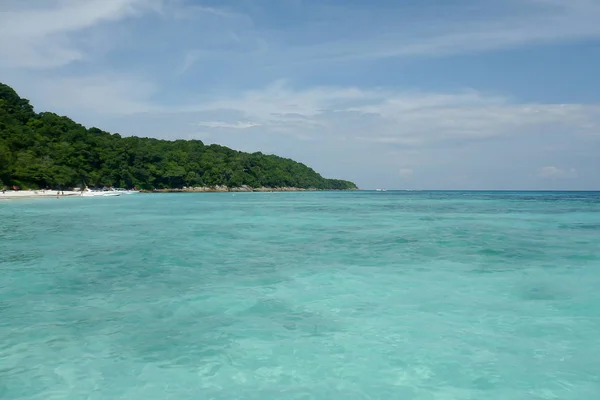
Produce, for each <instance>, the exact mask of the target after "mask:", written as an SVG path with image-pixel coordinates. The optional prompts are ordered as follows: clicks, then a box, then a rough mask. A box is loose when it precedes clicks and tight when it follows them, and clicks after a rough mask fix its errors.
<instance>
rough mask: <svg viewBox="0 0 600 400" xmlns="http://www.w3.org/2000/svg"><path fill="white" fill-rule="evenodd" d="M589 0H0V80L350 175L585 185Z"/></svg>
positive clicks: (598, 166)
mask: <svg viewBox="0 0 600 400" xmlns="http://www.w3.org/2000/svg"><path fill="white" fill-rule="evenodd" d="M598 21H600V0H501V1H499V0H495V1H489V0H404V1H399V0H398V1H392V0H370V1H366V0H345V1H343V0H320V1H316V0H315V1H309V0H277V1H276V0H223V1H214V0H213V1H204V0H86V1H80V0H2V2H1V3H0V81H3V82H5V83H8V84H10V85H11V86H13V87H14V88H15V89H16V90H17V91H18V92H19V93H20V94H21V95H22V96H24V97H26V98H29V99H30V100H31V101H32V103H33V104H34V105H35V106H36V108H37V110H38V111H42V110H50V111H55V112H57V113H60V114H64V115H68V116H70V117H71V118H72V119H74V120H76V121H78V122H81V123H83V124H85V125H88V126H98V127H100V128H102V129H105V130H108V131H111V132H119V133H121V134H122V135H141V136H151V137H158V138H167V139H176V138H184V139H191V138H196V139H201V140H203V141H205V142H206V143H219V144H223V145H227V146H230V147H233V148H235V149H239V150H244V151H263V152H266V153H275V154H278V155H282V156H287V157H291V158H294V159H296V160H298V161H302V162H304V163H306V164H309V165H310V166H312V167H314V168H315V169H316V170H317V171H319V172H321V173H322V174H323V175H325V176H328V177H337V178H344V179H350V180H354V181H355V182H357V183H358V184H359V186H360V187H361V188H378V187H386V188H388V189H392V188H398V189H404V188H409V189H600V174H598V172H599V171H600V157H599V156H598V155H599V154H600V72H599V71H600V23H598Z"/></svg>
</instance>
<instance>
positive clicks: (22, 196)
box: [0, 190, 81, 200]
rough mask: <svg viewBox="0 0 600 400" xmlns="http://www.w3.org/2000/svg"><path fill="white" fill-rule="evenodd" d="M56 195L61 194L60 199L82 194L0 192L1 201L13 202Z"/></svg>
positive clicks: (64, 192)
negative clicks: (13, 200)
mask: <svg viewBox="0 0 600 400" xmlns="http://www.w3.org/2000/svg"><path fill="white" fill-rule="evenodd" d="M56 193H59V196H58V197H59V198H60V197H66V196H79V195H80V194H81V193H80V192H75V191H68V190H65V191H57V190H7V191H6V192H4V193H2V192H1V191H0V200H4V199H6V200H11V199H28V198H35V197H54V198H56Z"/></svg>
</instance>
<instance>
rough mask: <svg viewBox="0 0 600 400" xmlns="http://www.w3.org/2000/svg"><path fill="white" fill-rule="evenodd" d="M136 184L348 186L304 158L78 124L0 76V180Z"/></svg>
mask: <svg viewBox="0 0 600 400" xmlns="http://www.w3.org/2000/svg"><path fill="white" fill-rule="evenodd" d="M82 184H85V185H88V186H114V187H127V188H130V187H133V186H137V187H138V188H143V189H148V190H151V189H154V188H157V189H163V188H181V187H183V186H216V185H225V186H229V187H238V186H242V185H248V186H251V187H255V188H256V187H298V188H317V189H353V188H355V185H354V184H353V183H352V182H348V181H342V180H336V179H325V178H323V177H322V176H321V175H319V174H318V173H316V172H315V171H314V170H312V169H311V168H309V167H307V166H306V165H303V164H300V163H297V162H295V161H292V160H290V159H286V158H281V157H277V156H274V155H265V154H262V153H253V154H249V153H243V152H239V151H235V150H232V149H230V148H227V147H223V146H218V145H214V144H213V145H210V146H206V145H204V144H203V143H202V142H201V141H199V140H175V141H167V140H158V139H151V138H139V137H121V136H120V135H118V134H112V135H111V134H109V133H107V132H104V131H102V130H100V129H97V128H89V129H87V128H85V127H84V126H82V125H80V124H77V123H75V122H73V121H72V120H70V119H69V118H67V117H61V116H59V115H56V114H54V113H51V112H42V113H36V112H35V111H34V109H33V107H32V106H31V105H30V104H29V101H28V100H26V99H22V98H20V97H19V96H18V94H17V93H16V92H15V91H14V90H13V89H12V88H11V87H9V86H7V85H4V84H1V83H0V186H3V185H18V186H20V187H21V188H46V187H47V188H66V187H73V186H79V185H82Z"/></svg>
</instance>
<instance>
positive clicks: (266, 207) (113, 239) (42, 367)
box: [0, 192, 600, 400]
mask: <svg viewBox="0 0 600 400" xmlns="http://www.w3.org/2000/svg"><path fill="white" fill-rule="evenodd" d="M0 222H1V227H2V229H1V230H0V399H3V400H4V399H7V400H24V399H27V400H29V399H32V400H33V399H36V400H58V399H61V400H62V399H89V400H100V399H103V400H104V399H123V400H167V399H174V400H187V399H202V400H211V399H212V400H236V399H244V400H270V399H290V400H293V399H304V400H308V399H315V400H317V399H318V400H330V399H331V400H355V399H357V400H358V399H382V400H392V399H394V400H396V399H419V400H442V399H443V400H449V399H460V400H462V399H472V400H481V399H487V400H490V399H497V400H519V399H523V400H525V399H527V400H534V399H560V400H587V399H590V400H597V399H600V193H574V192H571V193H543V192H540V193H534V192H532V193H518V192H338V193H326V192H322V193H235V194H233V193H202V194H149V195H144V194H138V195H132V196H121V197H107V198H62V199H59V200H57V199H31V200H18V201H2V202H0Z"/></svg>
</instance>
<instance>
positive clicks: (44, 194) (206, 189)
mask: <svg viewBox="0 0 600 400" xmlns="http://www.w3.org/2000/svg"><path fill="white" fill-rule="evenodd" d="M358 190H360V189H316V188H309V189H303V188H296V187H278V188H267V187H260V188H252V187H250V186H240V187H232V188H230V187H227V186H202V187H184V188H175V189H154V190H140V193H253V192H258V193H267V192H290V193H291V192H326V191H339V192H346V191H358ZM56 192H57V190H18V191H14V190H7V191H6V192H5V193H2V192H0V201H1V200H19V199H51V198H56ZM60 193H61V194H60V195H59V196H58V197H59V198H62V197H81V196H80V195H81V192H79V191H74V190H65V191H60ZM63 193H64V194H63Z"/></svg>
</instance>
